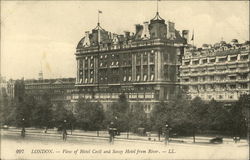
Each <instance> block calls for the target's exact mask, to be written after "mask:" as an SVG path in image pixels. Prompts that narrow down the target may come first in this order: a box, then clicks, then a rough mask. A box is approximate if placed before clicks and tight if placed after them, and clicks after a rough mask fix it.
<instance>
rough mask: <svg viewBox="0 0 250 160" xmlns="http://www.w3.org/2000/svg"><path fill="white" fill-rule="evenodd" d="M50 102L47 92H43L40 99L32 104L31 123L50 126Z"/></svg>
mask: <svg viewBox="0 0 250 160" xmlns="http://www.w3.org/2000/svg"><path fill="white" fill-rule="evenodd" d="M52 107H53V106H52V103H51V99H50V96H49V94H48V93H44V94H43V95H42V97H41V100H40V101H39V102H38V104H37V105H35V106H34V110H33V112H32V124H33V126H35V127H40V128H41V127H48V128H49V127H52V126H53V125H52V123H53V111H52Z"/></svg>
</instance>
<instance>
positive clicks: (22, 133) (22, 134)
mask: <svg viewBox="0 0 250 160" xmlns="http://www.w3.org/2000/svg"><path fill="white" fill-rule="evenodd" d="M24 121H25V119H24V118H23V119H22V131H21V136H22V137H23V138H24V137H25V128H24Z"/></svg>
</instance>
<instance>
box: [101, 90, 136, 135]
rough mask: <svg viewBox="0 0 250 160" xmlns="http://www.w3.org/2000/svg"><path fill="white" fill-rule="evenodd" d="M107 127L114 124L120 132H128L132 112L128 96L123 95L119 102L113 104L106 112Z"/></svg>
mask: <svg viewBox="0 0 250 160" xmlns="http://www.w3.org/2000/svg"><path fill="white" fill-rule="evenodd" d="M105 115H106V125H107V124H109V123H110V122H114V123H115V125H116V126H117V127H118V130H119V131H128V129H129V121H130V120H129V119H130V115H131V110H130V108H129V103H128V101H127V98H126V95H125V94H121V95H120V96H119V99H118V101H117V102H113V103H112V104H111V106H110V108H108V109H107V111H106V112H105Z"/></svg>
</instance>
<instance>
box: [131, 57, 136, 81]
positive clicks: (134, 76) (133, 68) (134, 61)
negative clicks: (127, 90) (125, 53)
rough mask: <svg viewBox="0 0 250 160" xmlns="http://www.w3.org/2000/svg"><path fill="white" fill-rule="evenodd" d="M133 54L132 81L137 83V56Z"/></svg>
mask: <svg viewBox="0 0 250 160" xmlns="http://www.w3.org/2000/svg"><path fill="white" fill-rule="evenodd" d="M131 54H132V56H131V57H132V59H131V60H132V81H136V54H133V53H131Z"/></svg>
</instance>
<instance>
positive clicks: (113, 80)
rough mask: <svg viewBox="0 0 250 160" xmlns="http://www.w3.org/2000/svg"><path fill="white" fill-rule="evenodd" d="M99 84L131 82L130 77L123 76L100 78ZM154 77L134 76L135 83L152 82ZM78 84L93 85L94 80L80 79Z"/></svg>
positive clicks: (145, 75)
mask: <svg viewBox="0 0 250 160" xmlns="http://www.w3.org/2000/svg"><path fill="white" fill-rule="evenodd" d="M99 78H100V81H99V82H100V83H119V82H131V81H132V76H131V75H129V76H123V77H122V78H121V77H120V76H112V77H111V78H108V77H107V76H100V77H99ZM154 80H155V76H154V74H151V75H150V77H149V76H148V75H147V74H144V75H143V76H142V77H141V75H140V74H138V75H137V76H136V81H137V82H141V81H145V82H146V81H154ZM80 83H94V78H92V77H91V78H85V79H84V80H83V78H80Z"/></svg>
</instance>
